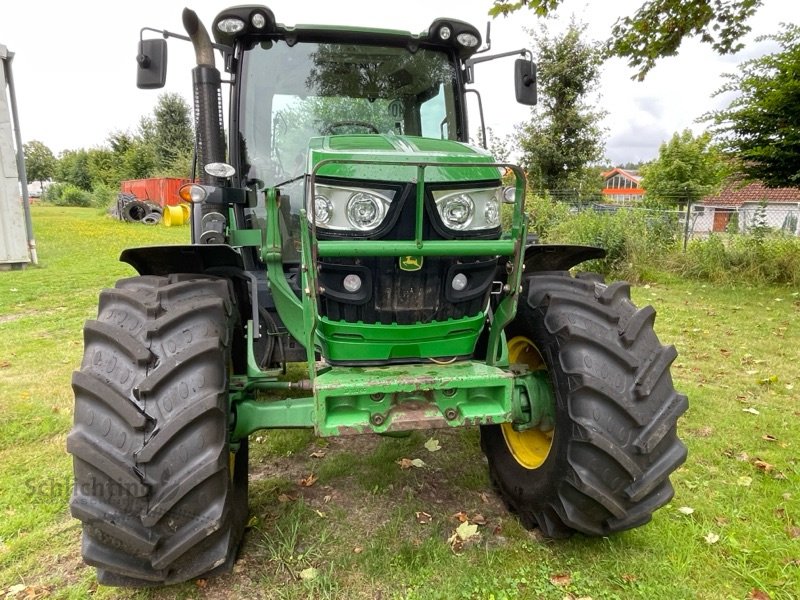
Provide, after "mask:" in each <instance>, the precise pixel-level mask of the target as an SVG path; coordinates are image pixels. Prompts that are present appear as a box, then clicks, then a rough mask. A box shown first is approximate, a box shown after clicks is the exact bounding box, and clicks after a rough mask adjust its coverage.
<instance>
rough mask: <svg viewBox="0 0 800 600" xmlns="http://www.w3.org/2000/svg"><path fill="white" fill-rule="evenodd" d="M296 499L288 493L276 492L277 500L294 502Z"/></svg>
mask: <svg viewBox="0 0 800 600" xmlns="http://www.w3.org/2000/svg"><path fill="white" fill-rule="evenodd" d="M295 500H297V497H296V496H292V495H290V494H278V502H281V503H284V504H285V503H286V502H294V501H295Z"/></svg>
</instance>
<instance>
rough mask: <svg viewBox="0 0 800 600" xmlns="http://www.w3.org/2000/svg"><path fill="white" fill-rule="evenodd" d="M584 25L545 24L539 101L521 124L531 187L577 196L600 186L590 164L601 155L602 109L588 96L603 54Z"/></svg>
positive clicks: (539, 44) (539, 46)
mask: <svg viewBox="0 0 800 600" xmlns="http://www.w3.org/2000/svg"><path fill="white" fill-rule="evenodd" d="M585 30H586V26H585V25H577V24H575V23H571V24H570V26H569V28H568V29H567V31H566V32H564V34H563V35H561V36H555V37H551V36H549V35H548V33H547V31H546V30H545V29H544V28H543V29H542V31H541V33H540V35H538V36H537V38H536V41H535V46H536V50H535V53H536V54H537V62H538V67H539V106H538V107H537V109H535V110H534V112H533V116H532V118H531V120H530V121H529V122H527V123H523V124H522V125H521V126H519V127H518V128H517V136H518V137H517V143H518V145H519V149H520V150H521V151H522V161H521V162H522V165H523V167H524V168H525V170H526V171H527V172H528V177H529V180H530V182H531V184H532V187H533V189H539V190H542V189H544V190H549V191H550V193H551V194H552V195H554V196H568V197H570V198H574V197H575V196H576V195H578V194H581V195H582V194H583V192H585V191H586V189H588V188H591V189H592V191H593V190H594V187H595V186H596V187H597V189H598V190H599V189H600V188H599V183H598V178H597V177H596V176H595V174H594V173H593V172H592V171H591V169H590V168H589V167H590V165H591V164H592V163H596V162H598V161H599V160H600V159H601V158H602V156H603V147H604V143H603V133H604V131H603V129H602V128H601V127H600V121H601V120H602V118H603V116H604V114H605V113H604V112H602V111H600V110H597V109H595V108H594V107H593V106H592V105H590V104H589V102H588V100H587V98H588V97H589V96H590V95H591V94H592V93H593V92H594V91H595V89H596V88H597V84H598V79H599V76H600V65H601V63H602V58H601V56H600V49H599V47H598V44H596V43H591V42H586V41H584V40H583V39H582V36H583V34H584V32H585Z"/></svg>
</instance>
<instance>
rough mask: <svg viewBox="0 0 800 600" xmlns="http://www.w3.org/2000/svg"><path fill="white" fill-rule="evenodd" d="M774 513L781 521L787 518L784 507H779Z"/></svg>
mask: <svg viewBox="0 0 800 600" xmlns="http://www.w3.org/2000/svg"><path fill="white" fill-rule="evenodd" d="M773 512H774V513H775V516H776V517H778V518H779V519H783V517H785V516H786V509H785V508H783V507H778V508H776V509H775V510H774V511H773Z"/></svg>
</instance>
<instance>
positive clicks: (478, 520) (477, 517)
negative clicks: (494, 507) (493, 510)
mask: <svg viewBox="0 0 800 600" xmlns="http://www.w3.org/2000/svg"><path fill="white" fill-rule="evenodd" d="M470 521H472V522H473V523H475V524H476V525H486V517H484V516H483V515H482V514H480V513H475V514H474V515H472V518H471V519H470Z"/></svg>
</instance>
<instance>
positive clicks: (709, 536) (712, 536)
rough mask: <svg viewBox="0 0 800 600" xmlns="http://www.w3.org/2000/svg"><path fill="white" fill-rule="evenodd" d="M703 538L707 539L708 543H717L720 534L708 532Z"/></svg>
mask: <svg viewBox="0 0 800 600" xmlns="http://www.w3.org/2000/svg"><path fill="white" fill-rule="evenodd" d="M703 539H704V540H705V541H706V544H716V543H717V542H718V541H719V536H718V535H717V534H716V533H713V532H708V533H707V534H706V535H705V536H704V537H703Z"/></svg>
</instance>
